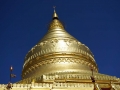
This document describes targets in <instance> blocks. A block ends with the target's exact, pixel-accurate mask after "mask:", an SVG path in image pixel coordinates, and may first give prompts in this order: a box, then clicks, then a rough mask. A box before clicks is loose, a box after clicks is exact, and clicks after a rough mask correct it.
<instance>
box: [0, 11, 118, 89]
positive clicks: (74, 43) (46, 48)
mask: <svg viewBox="0 0 120 90" xmlns="http://www.w3.org/2000/svg"><path fill="white" fill-rule="evenodd" d="M11 85H12V88H6V87H7V85H4V84H0V90H7V89H13V90H73V89H74V90H120V79H119V78H117V77H115V76H114V77H113V76H109V75H105V74H101V73H99V72H98V67H97V64H96V62H95V59H94V56H93V54H92V52H91V51H90V49H89V48H88V47H87V46H86V45H84V44H82V43H81V42H79V41H78V40H77V39H76V38H74V37H73V36H72V35H70V34H69V33H68V32H67V31H66V30H65V28H64V25H63V24H62V23H61V22H60V20H59V18H58V15H57V13H56V11H55V10H54V14H53V18H52V21H51V22H50V24H49V28H48V32H47V34H46V35H45V36H44V37H43V38H42V39H41V40H40V41H39V42H38V43H37V44H36V45H35V46H34V47H32V49H31V50H30V51H29V52H28V53H27V55H26V57H25V61H24V64H23V70H22V80H21V81H18V82H16V83H14V84H11Z"/></svg>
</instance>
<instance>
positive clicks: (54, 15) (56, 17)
mask: <svg viewBox="0 0 120 90" xmlns="http://www.w3.org/2000/svg"><path fill="white" fill-rule="evenodd" d="M53 8H54V14H53V19H58V15H57V13H56V11H55V8H56V6H53Z"/></svg>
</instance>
